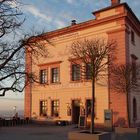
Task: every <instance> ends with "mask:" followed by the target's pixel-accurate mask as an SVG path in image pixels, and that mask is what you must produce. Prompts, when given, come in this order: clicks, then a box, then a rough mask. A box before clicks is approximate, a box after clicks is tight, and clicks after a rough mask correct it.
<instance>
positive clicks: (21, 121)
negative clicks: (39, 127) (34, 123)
mask: <svg viewBox="0 0 140 140" xmlns="http://www.w3.org/2000/svg"><path fill="white" fill-rule="evenodd" d="M30 123H31V121H30V120H29V118H19V117H17V118H14V117H13V118H10V117H9V118H4V119H3V118H0V126H1V127H3V126H4V127H10V126H18V125H26V124H30Z"/></svg>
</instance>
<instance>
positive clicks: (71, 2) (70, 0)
mask: <svg viewBox="0 0 140 140" xmlns="http://www.w3.org/2000/svg"><path fill="white" fill-rule="evenodd" d="M66 1H67V3H69V4H73V3H74V1H73V0H66Z"/></svg>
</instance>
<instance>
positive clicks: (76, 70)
mask: <svg viewBox="0 0 140 140" xmlns="http://www.w3.org/2000/svg"><path fill="white" fill-rule="evenodd" d="M78 80H80V65H79V64H73V65H72V81H78Z"/></svg>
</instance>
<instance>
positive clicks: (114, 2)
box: [111, 0, 120, 6]
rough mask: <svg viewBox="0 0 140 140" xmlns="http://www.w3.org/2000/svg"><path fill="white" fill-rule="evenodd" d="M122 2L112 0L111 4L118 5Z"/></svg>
mask: <svg viewBox="0 0 140 140" xmlns="http://www.w3.org/2000/svg"><path fill="white" fill-rule="evenodd" d="M117 4H120V0H111V5H112V6H113V5H117Z"/></svg>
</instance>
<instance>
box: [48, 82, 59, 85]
mask: <svg viewBox="0 0 140 140" xmlns="http://www.w3.org/2000/svg"><path fill="white" fill-rule="evenodd" d="M59 84H61V82H56V83H50V85H59Z"/></svg>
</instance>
